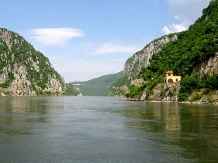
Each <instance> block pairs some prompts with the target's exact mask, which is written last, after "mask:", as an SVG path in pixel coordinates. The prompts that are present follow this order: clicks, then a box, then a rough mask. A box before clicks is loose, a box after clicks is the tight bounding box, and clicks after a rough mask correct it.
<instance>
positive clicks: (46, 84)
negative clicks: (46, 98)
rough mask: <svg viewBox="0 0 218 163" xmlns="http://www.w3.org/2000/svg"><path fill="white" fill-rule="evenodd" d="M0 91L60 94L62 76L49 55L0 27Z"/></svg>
mask: <svg viewBox="0 0 218 163" xmlns="http://www.w3.org/2000/svg"><path fill="white" fill-rule="evenodd" d="M0 63H1V64H0V93H2V94H6V95H13V96H36V95H61V94H62V93H63V92H64V91H65V87H66V85H65V82H64V80H63V78H62V77H61V76H60V75H59V74H58V73H57V72H56V71H55V70H54V68H53V67H52V65H51V63H50V62H49V60H48V58H46V57H45V56H44V55H43V54H42V53H40V52H39V51H36V50H35V49H34V48H33V46H32V45H30V44H29V43H28V42H27V41H25V40H24V38H22V37H21V36H19V35H18V34H16V33H14V32H12V31H8V30H6V29H0Z"/></svg>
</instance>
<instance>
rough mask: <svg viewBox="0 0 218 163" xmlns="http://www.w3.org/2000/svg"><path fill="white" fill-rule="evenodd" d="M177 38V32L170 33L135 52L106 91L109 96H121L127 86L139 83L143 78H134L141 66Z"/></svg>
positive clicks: (126, 91)
mask: <svg viewBox="0 0 218 163" xmlns="http://www.w3.org/2000/svg"><path fill="white" fill-rule="evenodd" d="M176 39H177V34H170V35H166V36H163V37H161V38H158V39H155V40H154V41H152V42H150V43H149V44H147V45H146V46H145V47H144V48H143V49H142V50H141V51H138V52H136V53H135V54H134V55H133V56H132V57H130V58H129V59H128V60H127V61H126V63H125V66H124V70H123V74H122V77H121V78H120V80H118V81H117V82H116V83H115V84H114V85H113V86H112V88H111V89H110V91H109V92H108V95H110V96H113V95H115V96H121V95H124V94H125V93H128V92H129V86H130V85H132V84H134V85H140V83H143V81H142V80H143V79H136V78H137V77H138V75H139V73H140V72H141V70H142V68H146V67H147V66H148V65H149V64H150V60H151V58H152V56H153V54H155V53H157V52H159V51H161V49H162V47H163V46H164V45H165V44H167V43H169V42H171V41H175V40H176Z"/></svg>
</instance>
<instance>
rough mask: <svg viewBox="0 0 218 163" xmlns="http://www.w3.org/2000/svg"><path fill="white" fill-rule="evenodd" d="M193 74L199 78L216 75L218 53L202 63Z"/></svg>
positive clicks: (217, 71) (217, 72)
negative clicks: (198, 75)
mask: <svg viewBox="0 0 218 163" xmlns="http://www.w3.org/2000/svg"><path fill="white" fill-rule="evenodd" d="M193 73H199V74H200V76H202V75H203V74H206V73H209V74H210V75H213V74H218V53H216V55H215V56H214V57H211V58H209V60H207V61H205V62H202V63H201V64H200V65H199V66H198V67H196V68H195V69H194V70H193Z"/></svg>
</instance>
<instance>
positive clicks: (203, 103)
mask: <svg viewBox="0 0 218 163" xmlns="http://www.w3.org/2000/svg"><path fill="white" fill-rule="evenodd" d="M122 99H123V100H128V101H139V102H164V103H171V102H172V103H179V104H194V105H196V104H197V105H218V101H216V102H208V101H193V102H192V101H182V102H180V101H170V100H166V101H164V100H163V101H160V100H142V99H135V98H122Z"/></svg>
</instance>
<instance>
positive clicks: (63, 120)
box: [0, 97, 218, 163]
mask: <svg viewBox="0 0 218 163" xmlns="http://www.w3.org/2000/svg"><path fill="white" fill-rule="evenodd" d="M0 153H1V156H0V162H3V163H13V162H16V163H17V162H18V163H25V162H27V163H30V162H31V163H32V162H35V163H50V162H51V163H159V162H160V163H165V162H166V163H169V162H177V163H183V162H184V163H187V162H194V163H195V162H197V163H205V162H218V107H217V106H209V105H192V104H177V103H161V102H149V103H146V102H130V101H125V100H122V99H121V98H114V97H0Z"/></svg>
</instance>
